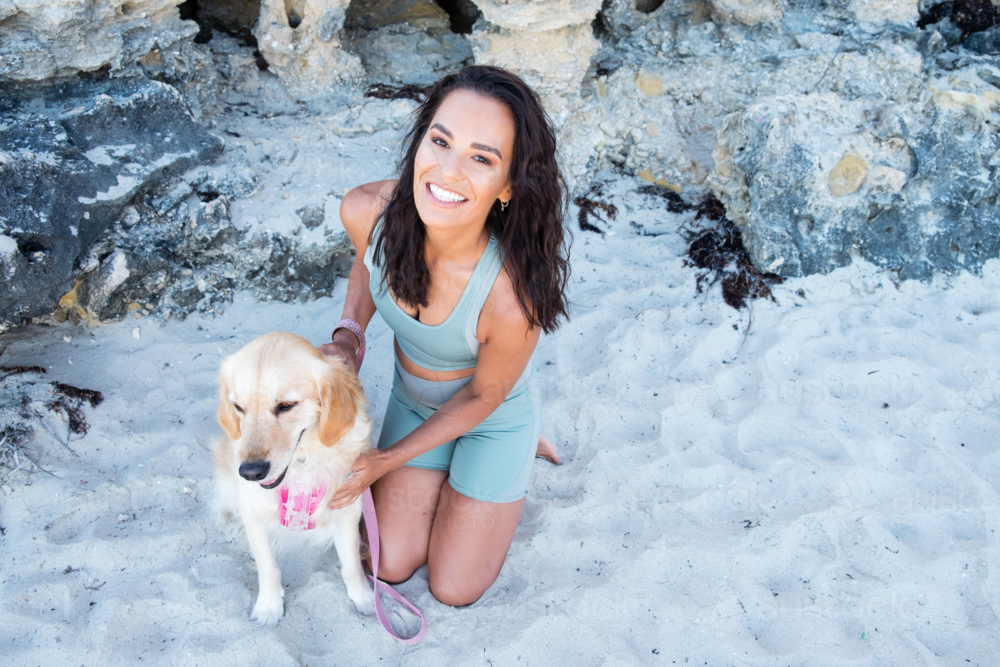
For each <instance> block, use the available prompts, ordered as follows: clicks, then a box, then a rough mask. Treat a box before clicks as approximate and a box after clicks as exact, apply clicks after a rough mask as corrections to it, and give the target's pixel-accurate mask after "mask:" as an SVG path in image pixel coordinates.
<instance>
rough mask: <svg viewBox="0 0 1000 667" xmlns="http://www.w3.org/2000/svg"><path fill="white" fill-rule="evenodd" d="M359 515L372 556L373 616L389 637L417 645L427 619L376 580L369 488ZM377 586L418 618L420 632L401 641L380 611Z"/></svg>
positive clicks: (375, 524)
mask: <svg viewBox="0 0 1000 667" xmlns="http://www.w3.org/2000/svg"><path fill="white" fill-rule="evenodd" d="M361 515H362V516H363V517H364V519H365V527H366V528H368V550H369V551H370V552H371V554H372V573H371V574H370V575H368V578H369V579H371V580H372V583H373V584H374V585H375V615H376V616H378V620H379V621H380V622H381V623H382V627H383V628H385V630H386V632H388V633H389V634H390V635H392V636H393V637H395V638H396V639H398V640H399V641H401V642H403V643H404V644H418V643H420V640H422V639H423V638H424V635H425V634H427V619H425V618H424V615H423V614H421V613H420V610H419V609H417V608H416V607H414V606H413V605H412V604H410V602H409V601H408V600H407V599H406V598H404V597H403V596H402V595H400V594H399V593H397V592H396V591H395V590H393V588H392V586H390V585H389V584H387V583H385V582H383V581H379V580H378V519H376V518H375V502H374V501H373V500H372V491H371V489H370V488H368V489H365V492H364V493H363V494H362V496H361ZM379 586H381V587H382V590H383V591H385V592H386V593H388V594H389V595H391V596H392V598H393V599H394V600H395V601H396V602H398V603H400V604H401V605H403V606H405V607H406V608H407V609H409V610H410V611H412V612H413V613H414V614H416V615H417V616H419V617H420V632H418V633H417V634H415V635H414V636H412V637H410V638H409V639H403V638H402V637H400V636H399V635H397V634H396V631H395V630H393V629H392V626H391V625H390V624H389V619H388V617H386V615H385V611H383V610H382V601H381V600H380V599H379V596H378V590H379Z"/></svg>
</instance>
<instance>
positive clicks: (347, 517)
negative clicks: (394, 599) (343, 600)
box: [333, 498, 375, 616]
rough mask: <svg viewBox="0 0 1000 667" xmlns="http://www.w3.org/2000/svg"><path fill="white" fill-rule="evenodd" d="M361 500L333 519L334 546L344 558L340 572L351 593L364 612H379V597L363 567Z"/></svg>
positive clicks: (338, 512)
mask: <svg viewBox="0 0 1000 667" xmlns="http://www.w3.org/2000/svg"><path fill="white" fill-rule="evenodd" d="M360 521H361V499H360V498H359V499H358V500H357V501H356V502H355V503H354V505H351V506H350V507H345V508H344V509H342V510H339V511H337V512H336V514H335V516H334V518H333V546H335V547H336V548H337V557H338V558H340V574H341V576H343V578H344V584H345V585H346V586H347V595H348V597H350V598H351V601H352V602H354V606H355V607H356V608H357V610H358V611H360V612H361V613H362V614H366V615H369V616H370V615H372V614H374V613H375V597H374V594H373V593H372V589H371V587H369V585H368V580H367V578H366V577H365V571H364V569H363V568H362V566H361V539H360V536H359V535H358V524H359V523H360Z"/></svg>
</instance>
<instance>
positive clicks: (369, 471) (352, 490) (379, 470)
mask: <svg viewBox="0 0 1000 667" xmlns="http://www.w3.org/2000/svg"><path fill="white" fill-rule="evenodd" d="M392 469H393V466H392V464H391V463H389V461H388V459H387V457H386V456H385V453H384V452H381V451H379V450H377V449H370V450H368V451H367V452H365V453H364V454H362V455H361V456H359V457H358V458H357V460H355V461H354V465H353V466H352V469H351V472H350V473H348V475H349V476H348V477H347V479H346V480H345V481H344V483H343V484H341V485H340V488H339V489H337V491H336V493H334V494H333V497H332V498H330V502H329V503H328V504H327V506H328V507H329V508H330V509H332V510H335V509H340V508H341V507H347V506H348V505H350V504H351V503H353V502H354V501H355V500H357V499H358V496H360V495H361V494H362V493H364V492H365V489H367V488H368V487H369V486H371V485H372V484H374V483H375V481H376V480H377V479H378V478H380V477H381V476H382V475H384V474H386V473H387V472H389V471H390V470H392Z"/></svg>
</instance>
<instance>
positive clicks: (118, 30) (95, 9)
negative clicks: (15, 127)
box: [0, 0, 198, 81]
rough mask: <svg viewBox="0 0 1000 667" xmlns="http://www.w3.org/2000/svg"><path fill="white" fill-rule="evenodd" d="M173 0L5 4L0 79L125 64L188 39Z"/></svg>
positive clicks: (189, 26) (0, 19)
mask: <svg viewBox="0 0 1000 667" xmlns="http://www.w3.org/2000/svg"><path fill="white" fill-rule="evenodd" d="M177 4H178V2H177V0H5V2H3V4H2V5H0V81H41V80H44V79H49V78H53V77H63V76H69V75H73V74H76V73H77V72H92V71H95V70H100V69H102V68H108V69H110V70H111V71H112V72H115V71H118V70H121V69H123V68H125V67H127V66H129V65H131V64H132V63H133V62H134V61H135V60H136V59H138V58H140V57H142V56H143V55H145V54H146V53H148V52H150V51H151V50H153V49H154V48H166V47H168V46H170V45H171V44H174V43H175V42H177V41H179V40H182V39H186V38H189V37H191V36H192V35H194V34H196V33H197V32H198V26H197V25H195V24H194V23H193V22H191V21H182V20H181V18H180V14H179V13H178V11H177Z"/></svg>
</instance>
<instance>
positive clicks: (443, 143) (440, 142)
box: [431, 137, 448, 148]
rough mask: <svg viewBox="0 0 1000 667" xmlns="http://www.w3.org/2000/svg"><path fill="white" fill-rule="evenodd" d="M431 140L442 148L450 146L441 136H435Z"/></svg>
mask: <svg viewBox="0 0 1000 667" xmlns="http://www.w3.org/2000/svg"><path fill="white" fill-rule="evenodd" d="M431 141H432V142H433V143H435V144H437V145H438V146H440V147H441V148H448V142H447V141H445V140H444V139H442V138H441V137H434V138H433V139H431Z"/></svg>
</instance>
